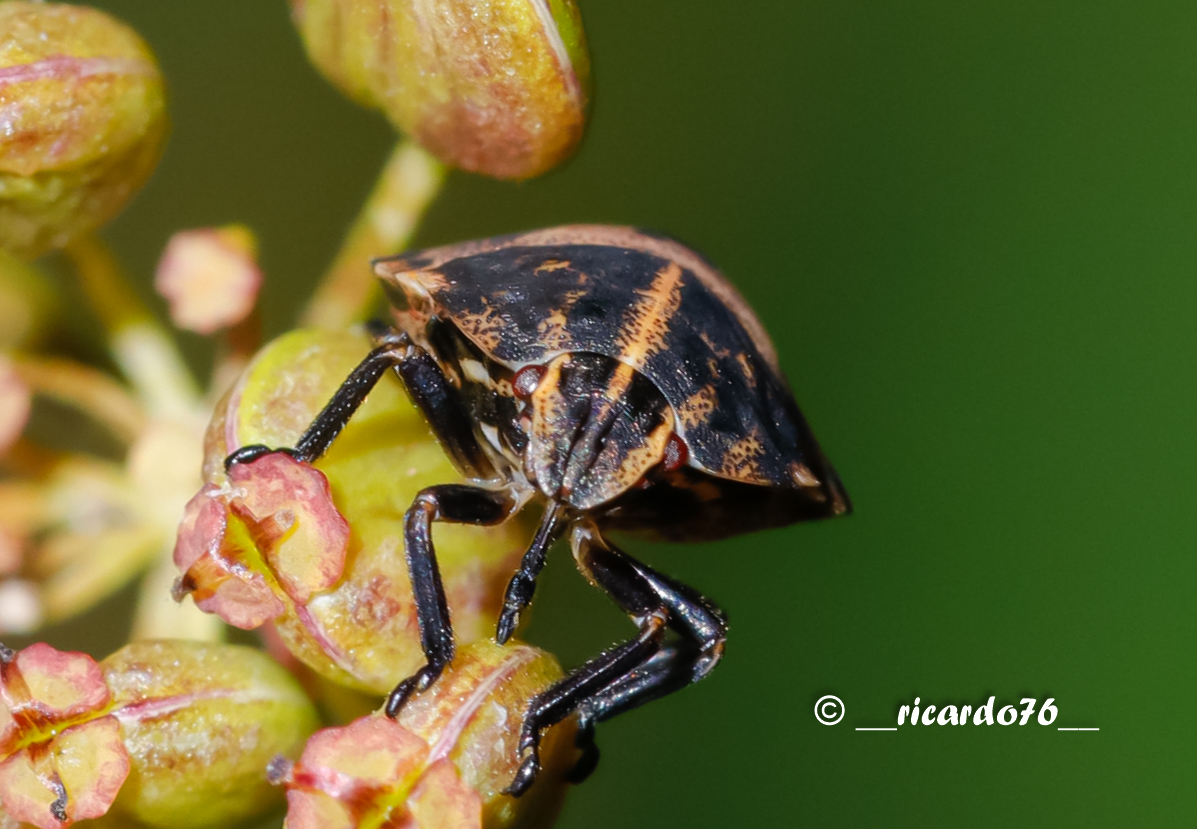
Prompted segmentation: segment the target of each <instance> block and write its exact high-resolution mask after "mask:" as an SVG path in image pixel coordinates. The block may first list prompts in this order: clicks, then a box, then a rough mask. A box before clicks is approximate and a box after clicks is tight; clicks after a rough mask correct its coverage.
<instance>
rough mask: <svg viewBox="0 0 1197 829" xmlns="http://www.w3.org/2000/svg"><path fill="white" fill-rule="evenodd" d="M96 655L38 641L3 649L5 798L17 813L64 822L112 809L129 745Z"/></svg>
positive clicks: (0, 690)
mask: <svg viewBox="0 0 1197 829" xmlns="http://www.w3.org/2000/svg"><path fill="white" fill-rule="evenodd" d="M110 702H111V694H110V692H109V690H108V686H107V685H106V684H105V683H104V675H103V672H102V671H101V670H100V666H99V665H98V664H97V663H96V661H95V660H94V659H92V658H91V657H90V656H88V655H86V654H83V653H64V652H63V651H58V650H55V649H54V648H52V647H50V646H49V645H45V644H40V643H39V644H35V645H31V646H29V647H28V648H25V649H24V650H22V651H20V652H19V653H14V652H13V651H11V650H8V649H7V648H6V649H4V651H3V652H0V758H2V759H0V803H2V804H3V806H4V811H5V812H6V813H7V814H8V816H9V817H11V818H13V819H14V820H18V821H22V822H25V823H30V824H33V825H34V826H38V827H41V829H60V827H64V826H69V825H70V824H71V823H73V822H74V821H76V820H83V819H85V818H94V817H99V816H100V815H103V814H105V813H106V812H107V811H108V808H109V807H110V806H111V805H112V802H113V800H115V799H116V794H117V792H118V791H119V790H120V787H121V785H122V784H123V783H124V782H125V778H126V777H128V776H129V753H128V752H127V751H126V750H125V746H124V743H123V742H122V740H121V726H120V723H119V722H118V721H117V719H116V718H115V717H114V716H112V715H111V713H109V708H110Z"/></svg>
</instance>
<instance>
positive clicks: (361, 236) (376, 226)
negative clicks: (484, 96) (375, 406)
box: [300, 140, 445, 328]
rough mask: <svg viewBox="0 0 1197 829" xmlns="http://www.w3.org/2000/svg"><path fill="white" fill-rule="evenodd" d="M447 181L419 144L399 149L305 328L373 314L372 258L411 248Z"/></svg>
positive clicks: (312, 304) (306, 315) (308, 312)
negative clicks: (370, 311) (416, 234)
mask: <svg viewBox="0 0 1197 829" xmlns="http://www.w3.org/2000/svg"><path fill="white" fill-rule="evenodd" d="M444 179H445V167H444V165H442V164H441V163H440V162H439V161H437V160H436V159H435V158H433V157H432V156H431V155H429V154H428V153H427V152H426V151H425V150H424V149H423V148H421V147H420V146H419V145H418V144H416V143H415V142H414V141H407V140H405V141H401V142H400V143H399V145H398V146H396V147H395V150H394V151H393V152H392V153H391V157H390V159H388V161H387V163H386V166H385V167H383V169H382V173H381V174H380V175H379V177H378V182H377V184H375V185H374V191H373V192H372V193H371V194H370V197H369V198H368V199H367V200H366V203H365V204H364V205H363V206H362V209H361V212H360V213H359V214H358V216H357V219H355V220H354V222H353V225H352V226H351V227H350V228H349V232H348V233H347V234H346V235H345V240H344V242H342V243H341V249H340V251H338V252H337V255H336V258H335V259H333V262H332V264H331V265H330V266H329V269H328V271H327V272H326V273H325V274H324V277H323V279H321V281H320V285H319V286H318V287H317V288H316V292H315V294H314V295H313V296H312V299H311V300H310V301H309V303H308V305H307V307H306V308H305V309H304V312H303V314H302V315H301V316H300V324H301V325H305V326H315V327H319V328H344V327H346V326H348V325H351V324H352V323H354V322H358V321H360V320H361V319H362V318H364V316H365V315H366V314H367V313H369V310H370V308H371V307H372V305H373V304H374V303H375V302H376V301H377V299H378V295H379V294H378V292H379V287H378V280H376V279H375V278H374V274H373V273H372V271H371V269H370V260H371V259H374V258H376V257H379V256H386V255H388V254H392V253H398V252H399V251H400V250H402V249H403V247H405V246H406V245H407V243H408V240H409V239H411V236H412V233H413V232H414V231H415V229H416V226H417V225H418V224H419V222H420V219H421V218H423V216H424V212H425V210H427V209H428V205H429V204H431V202H432V200H433V199H434V198H435V197H436V195H437V193H439V192H440V189H441V184H442V183H443V182H444Z"/></svg>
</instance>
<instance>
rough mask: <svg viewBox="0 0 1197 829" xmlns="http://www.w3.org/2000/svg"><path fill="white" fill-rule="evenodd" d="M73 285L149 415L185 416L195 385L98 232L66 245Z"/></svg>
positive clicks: (189, 410) (193, 398)
mask: <svg viewBox="0 0 1197 829" xmlns="http://www.w3.org/2000/svg"><path fill="white" fill-rule="evenodd" d="M66 254H67V256H68V257H69V258H70V260H71V264H72V265H73V266H74V268H75V274H76V277H77V278H78V280H79V285H80V287H81V288H82V289H83V293H84V295H85V296H86V297H87V301H88V303H89V304H90V305H91V307H92V310H94V311H95V313H96V316H97V317H99V319H100V322H101V323H102V324H103V326H104V330H105V333H106V334H107V337H108V348H109V350H110V351H111V352H112V356H113V359H114V360H116V363H117V365H119V366H120V368H121V371H122V372H123V373H124V374H125V376H126V377H127V378H128V380H129V382H130V383H132V385H133V388H134V391H135V392H136V394H137V396H138V397H139V398H140V399H141V400H143V401H144V402H145V405H146V409H147V411H148V413H149V414H150V415H151V416H154V415H188V414H190V413H192V412H194V411H195V410H196V406H197V405H198V400H199V389H198V388H197V387H196V384H195V379H194V378H193V377H192V376H191V372H190V371H188V369H187V365H186V364H185V363H184V362H183V358H182V356H181V355H180V354H179V352H178V349H177V348H176V347H175V344H174V341H173V340H172V339H171V338H170V335H169V334H167V332H166V330H165V329H164V328H163V327H162V326H161V325H159V324H158V321H157V320H155V319H154V315H153V314H152V313H150V310H149V308H147V307H146V306H145V304H144V303H142V301H141V300H140V299H139V298H138V297H137V294H136V292H134V290H133V288H132V286H131V285H130V284H129V280H128V279H127V278H126V277H125V274H124V271H123V269H122V268H121V266H120V263H119V262H118V261H117V259H116V256H115V255H114V254H113V252H112V249H111V248H109V247H108V245H107V244H105V243H104V242H103V241H102V240H101V239H100V238H99V237H98V236H96V235H94V234H85V235H83V236H80V237H78V238H77V239H75V240H74V241H73V242H71V244H70V245H68V246H67V248H66Z"/></svg>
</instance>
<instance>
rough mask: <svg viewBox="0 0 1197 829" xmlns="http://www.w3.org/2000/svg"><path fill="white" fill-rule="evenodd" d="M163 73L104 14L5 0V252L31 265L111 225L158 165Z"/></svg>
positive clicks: (1, 21) (1, 95) (0, 222)
mask: <svg viewBox="0 0 1197 829" xmlns="http://www.w3.org/2000/svg"><path fill="white" fill-rule="evenodd" d="M164 106H165V102H164V95H163V87H162V78H161V76H160V74H159V72H158V67H157V65H156V64H155V62H154V56H153V55H152V54H151V53H150V50H149V48H148V47H147V46H146V45H145V43H144V42H143V41H142V40H141V38H140V37H138V35H137V34H136V33H135V32H134V31H133V30H132V29H130V28H129V27H127V26H125V25H124V24H122V23H119V22H117V21H116V20H114V19H113V18H111V17H109V16H108V15H106V14H104V13H103V12H100V11H97V10H95V9H91V8H87V7H84V6H69V5H65V4H58V3H34V2H21V1H20V0H9V1H8V2H5V3H0V123H3V125H4V129H3V130H0V247H4V248H6V249H8V250H10V251H12V252H13V253H15V254H17V255H19V256H22V257H26V258H31V257H33V256H36V255H38V254H40V253H42V252H44V251H46V250H49V249H52V248H57V247H62V246H63V245H65V244H66V243H67V242H69V241H70V240H71V238H73V237H74V236H75V235H77V234H79V233H81V232H84V231H87V230H90V229H92V228H95V227H97V226H99V225H101V224H103V223H105V222H107V221H108V220H109V219H111V218H112V217H113V216H114V215H116V213H117V212H118V211H119V210H120V209H121V207H122V206H123V205H124V204H125V202H127V201H128V200H129V197H130V196H132V195H133V193H135V192H136V191H137V189H138V188H140V187H141V185H142V183H143V182H144V181H145V180H146V178H147V177H148V176H149V174H150V172H151V171H152V170H153V168H154V165H155V164H156V163H157V160H158V156H159V154H160V151H161V145H162V139H163V136H164V135H165V128H166V118H165V111H164Z"/></svg>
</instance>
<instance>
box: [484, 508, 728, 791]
mask: <svg viewBox="0 0 1197 829" xmlns="http://www.w3.org/2000/svg"><path fill="white" fill-rule="evenodd" d="M572 543H573V547H574V558H575V560H576V561H577V564H578V569H579V570H581V571H582V572H583V574H584V575H586V577H587V578H588V579H590V580H591V581H592V582H593V583H594V584H596V585H598V586H599V587H602V588H603V589H604V590H606V591H607V593H608V594H609V595H610V596H611V598H612V599H614V600H615V602H616V604H618V605H619V606H620V607H621V608H622V609H623V610H624V612H626V613H627V614H628V615H629V616H631V617H632V619H633V620H635V621H636V623H637V625H638V626H639V627H640V632H639V634H638V635H637V636H636V637H635V638H633V639H631V640H629V641H627V642H625V643H624V644H622V645H619V646H617V647H615V648H612V649H611V650H609V651H607V652H606V653H604V654H602V655H601V656H599V657H597V658H595V659H592V660H591V661H590V662H587V663H586V664H584V665H582V666H581V667H580V668H578V669H577V670H575V671H574V672H573V673H571V674H570V675H569V676H568V677H566V678H565V679H564V680H562V681H561V682H559V683H557V684H556V685H554V686H552V687H551V688H549V689H548V690H546V691H544V692H542V693H540V694H538V695H537V696H536V697H535V698H534V699H533V700H532V702H531V704H530V705H529V706H528V711H527V714H526V716H525V718H524V725H523V729H522V731H521V734H520V743H519V751H520V753H521V755H523V762H522V763H521V765H520V769H519V771H518V772H517V773H516V777H515V780H514V781H513V782H512V784H511V786H510V787H508V789H507V792H508V793H509V794H513V795H519V794H522V793H523V792H524V791H526V790H527V788H528V787H529V786H530V785H531V784H532V782H533V780H535V778H536V774H537V773H538V772H539V770H540V759H539V755H538V746H539V742H540V733H541V732H542V731H543V730H544V729H545V728H548V727H549V726H551V725H554V724H555V723H558V722H560V721H561V720H563V719H565V718H566V717H568V716H569V715H570V714H571V713H573V712H575V711H577V712H579V714H580V723H579V725H580V726H581V728H580V730H579V739H578V744H579V745H580V746H581V747H582V748H583V756H582V759H581V760H579V762H578V764H577V766H575V771H574V773H572V774H571V778H575V779H576V778H580V777H585V775H586V774H588V773H589V772H590V771H591V770H593V767H594V763H596V762H597V758H598V755H597V749H595V748H594V747H593V742H592V739H591V738H592V735H593V729H594V724H595V723H596V722H599V721H601V720H605V719H609V718H610V717H613V716H615V715H617V714H620V713H623V712H624V711H628V710H631V709H633V708H636V707H637V706H639V705H643V704H644V703H645V702H649V701H650V700H653V699H657V698H659V697H662V696H665V695H666V694H669V693H672V692H673V691H676V690H678V689H680V688H682V687H684V686H686V685H688V684H690V683H691V682H696V681H698V680H699V679H702V678H703V677H704V676H706V675H707V674H708V673H710V671H711V669H712V668H714V666H715V665H716V664H717V663H718V661H719V659H720V657H721V656H722V655H723V644H724V642H725V640H726V638H727V618H726V617H725V616H724V614H723V611H722V610H720V609H719V608H718V607H717V606H716V605H715V604H714V603H713V602H711V601H710V600H708V599H706V598H705V597H703V596H702V595H701V594H699V593H698V592H697V591H695V590H693V589H692V588H690V587H687V586H686V585H683V584H680V583H678V582H676V581H674V580H673V579H670V578H669V577H668V576H665V575H662V574H661V573H658V572H656V571H655V570H653V569H652V568H650V567H648V566H647V565H644V564H642V563H640V562H639V561H637V560H636V559H634V558H632V557H631V556H629V555H628V554H627V553H624V552H623V551H622V550H619V549H618V548H617V547H615V546H614V545H612V544H611V543H610V542H608V541H607V540H606V539H605V538H603V537H602V535H601V534H600V533H599V532H598V531H597V529H595V528H594V527H592V526H588V525H585V524H582V525H579V526H576V527H575V528H574V532H573V537H572ZM667 629H669V630H672V631H674V632H675V633H677V634H678V635H679V641H678V643H677V644H676V645H671V646H666V647H662V640H663V638H664V635H665V633H666V630H667Z"/></svg>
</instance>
